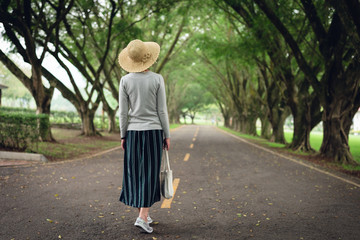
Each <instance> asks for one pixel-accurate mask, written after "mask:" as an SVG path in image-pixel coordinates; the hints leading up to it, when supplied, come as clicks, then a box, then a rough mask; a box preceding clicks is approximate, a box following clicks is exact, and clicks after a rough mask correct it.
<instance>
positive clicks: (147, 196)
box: [120, 130, 163, 208]
mask: <svg viewBox="0 0 360 240" xmlns="http://www.w3.org/2000/svg"><path fill="white" fill-rule="evenodd" d="M125 143H126V146H125V153H124V175H123V185H122V190H121V195H120V201H121V202H123V203H125V204H126V205H129V206H133V207H137V208H141V207H151V206H152V205H153V204H154V203H155V202H158V201H160V200H161V195H160V166H161V156H162V150H163V149H162V146H163V130H146V131H132V130H131V131H127V132H126V139H125Z"/></svg>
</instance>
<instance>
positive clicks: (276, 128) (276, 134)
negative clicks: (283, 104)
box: [270, 109, 289, 144]
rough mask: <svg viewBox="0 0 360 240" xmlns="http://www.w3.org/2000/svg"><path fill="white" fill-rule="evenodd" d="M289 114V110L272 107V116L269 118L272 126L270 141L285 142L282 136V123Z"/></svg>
mask: <svg viewBox="0 0 360 240" xmlns="http://www.w3.org/2000/svg"><path fill="white" fill-rule="evenodd" d="M288 116H289V110H288V109H285V110H280V109H273V111H272V117H271V119H270V123H271V126H272V130H273V131H272V136H271V138H270V141H273V142H276V143H283V144H285V143H286V141H285V137H284V123H285V120H286V118H287V117H288Z"/></svg>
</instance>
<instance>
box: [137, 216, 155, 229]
mask: <svg viewBox="0 0 360 240" xmlns="http://www.w3.org/2000/svg"><path fill="white" fill-rule="evenodd" d="M134 225H135V226H137V227H140V228H142V229H143V230H144V231H145V232H147V233H152V232H153V228H152V227H150V226H149V223H147V222H145V221H144V219H142V218H141V217H138V218H137V219H136V222H135V224H134Z"/></svg>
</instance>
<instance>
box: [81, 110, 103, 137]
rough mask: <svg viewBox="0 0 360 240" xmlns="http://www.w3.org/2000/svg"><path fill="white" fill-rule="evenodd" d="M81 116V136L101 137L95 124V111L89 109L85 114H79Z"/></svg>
mask: <svg viewBox="0 0 360 240" xmlns="http://www.w3.org/2000/svg"><path fill="white" fill-rule="evenodd" d="M79 114H80V116H81V122H82V127H81V135H85V136H96V135H100V134H99V133H98V132H96V128H95V124H94V117H95V111H93V110H90V109H87V108H86V110H85V111H83V112H79Z"/></svg>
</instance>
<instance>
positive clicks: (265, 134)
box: [260, 116, 271, 139]
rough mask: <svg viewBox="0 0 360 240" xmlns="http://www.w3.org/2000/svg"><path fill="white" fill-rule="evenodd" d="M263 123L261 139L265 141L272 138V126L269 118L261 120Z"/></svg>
mask: <svg viewBox="0 0 360 240" xmlns="http://www.w3.org/2000/svg"><path fill="white" fill-rule="evenodd" d="M260 121H261V137H262V138H265V139H270V138H271V124H270V122H269V119H268V118H267V116H263V117H261V118H260Z"/></svg>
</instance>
